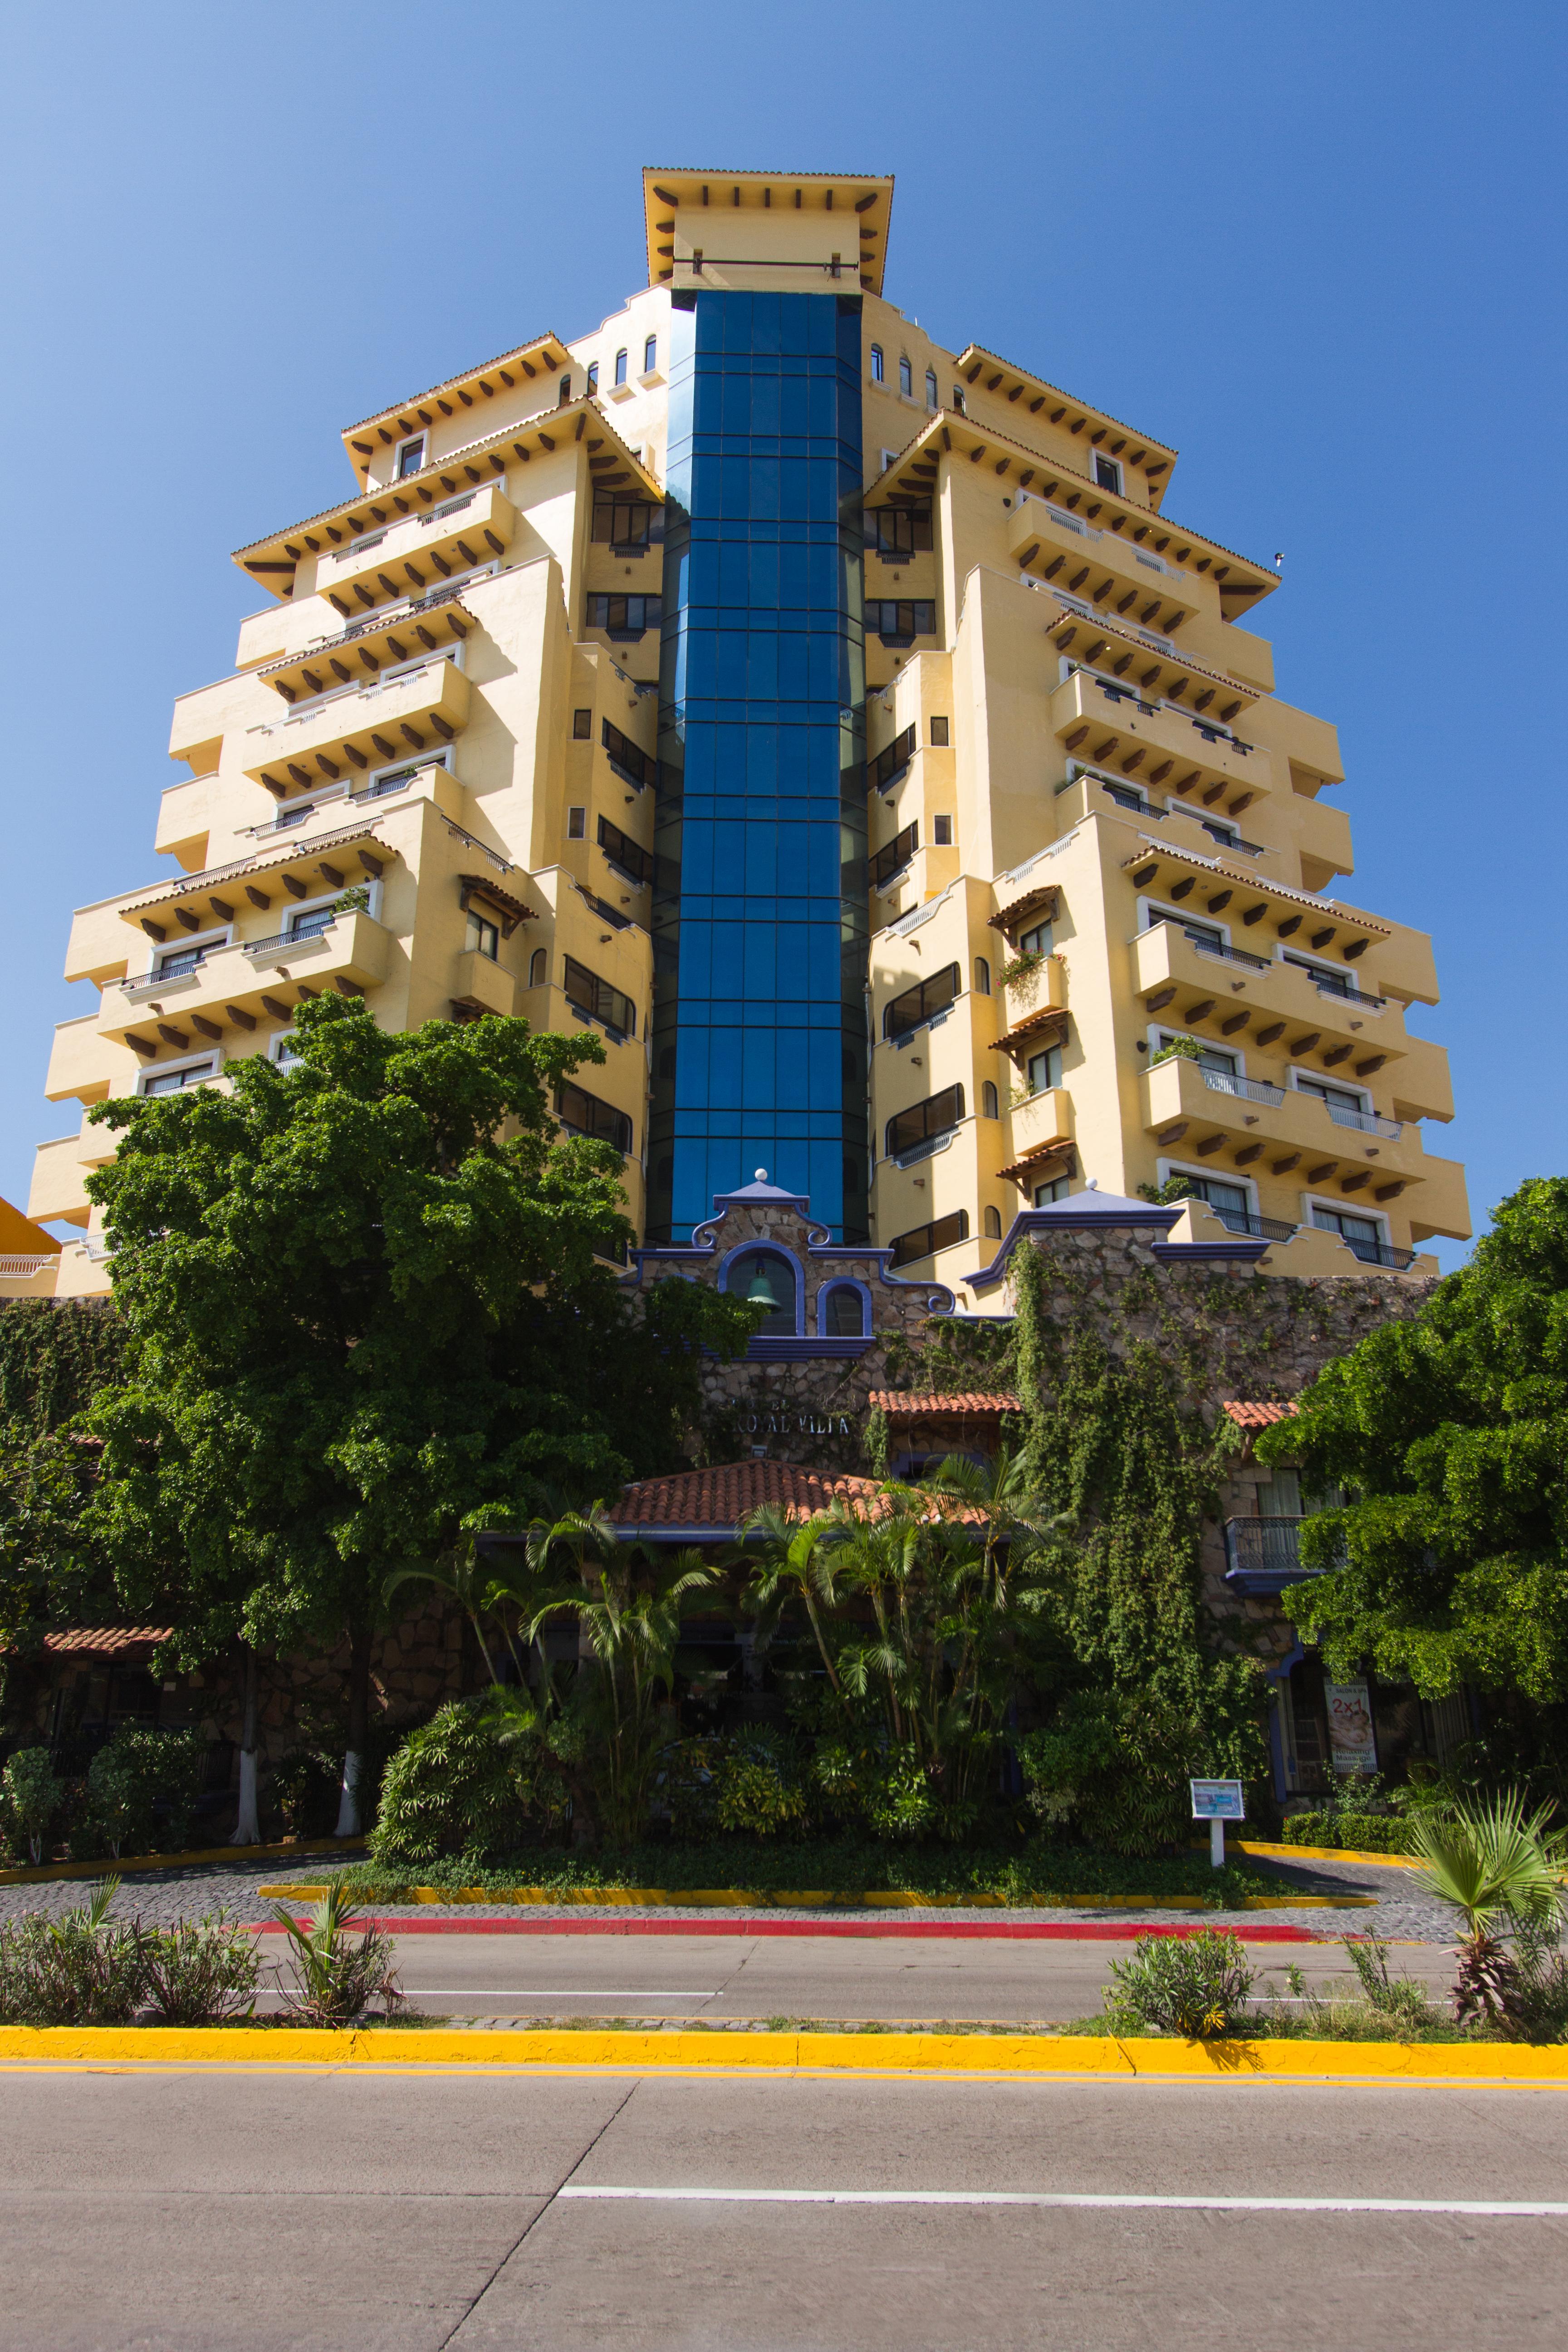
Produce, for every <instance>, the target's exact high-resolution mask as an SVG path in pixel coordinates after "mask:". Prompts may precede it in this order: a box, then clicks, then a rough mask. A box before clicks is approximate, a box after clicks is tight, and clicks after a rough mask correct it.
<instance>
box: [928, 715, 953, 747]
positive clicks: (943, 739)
mask: <svg viewBox="0 0 1568 2352" xmlns="http://www.w3.org/2000/svg"><path fill="white" fill-rule="evenodd" d="M948 743H949V736H948V731H947V721H946V719H932V720H931V749H932V750H933V751H946V750H947V748H948Z"/></svg>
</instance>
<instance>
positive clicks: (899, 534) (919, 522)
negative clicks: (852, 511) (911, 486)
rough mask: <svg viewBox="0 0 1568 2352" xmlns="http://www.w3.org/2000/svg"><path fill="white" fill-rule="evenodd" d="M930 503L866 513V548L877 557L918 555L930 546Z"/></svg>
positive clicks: (871, 509)
mask: <svg viewBox="0 0 1568 2352" xmlns="http://www.w3.org/2000/svg"><path fill="white" fill-rule="evenodd" d="M866 545H867V547H868V549H869V550H870V551H872V553H874V554H878V555H921V554H924V553H925V552H927V551H929V549H930V547H931V502H930V500H929V499H921V500H920V501H918V502H917V503H914V504H911V505H909V506H901V507H894V506H887V507H868V509H867V510H866Z"/></svg>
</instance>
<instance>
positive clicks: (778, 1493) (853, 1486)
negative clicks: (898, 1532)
mask: <svg viewBox="0 0 1568 2352" xmlns="http://www.w3.org/2000/svg"><path fill="white" fill-rule="evenodd" d="M877 1492H878V1487H877V1481H876V1480H875V1478H856V1477H851V1476H849V1475H847V1474H838V1473H834V1472H830V1471H822V1470H805V1469H802V1468H801V1466H800V1465H799V1464H798V1463H795V1462H725V1463H721V1464H720V1465H717V1466H716V1467H715V1468H713V1469H710V1470H681V1471H677V1472H676V1473H675V1475H673V1476H671V1477H668V1478H639V1479H638V1480H637V1482H636V1484H635V1485H633V1486H626V1487H623V1488H622V1490H621V1498H620V1501H619V1502H618V1503H617V1504H616V1507H615V1508H614V1509H613V1510H612V1511H611V1513H610V1518H611V1520H612V1522H613V1523H614V1525H615V1526H616V1527H618V1528H732V1527H734V1526H735V1525H736V1524H737V1522H738V1521H740V1520H741V1519H743V1518H744V1517H746V1514H747V1513H748V1512H749V1511H754V1510H756V1509H757V1508H758V1507H760V1506H761V1505H762V1504H763V1503H778V1504H780V1505H782V1506H783V1507H784V1508H785V1509H786V1510H790V1511H798V1512H800V1513H801V1514H802V1515H803V1516H804V1515H805V1514H807V1513H809V1512H812V1511H825V1510H826V1509H827V1507H828V1506H829V1505H830V1504H831V1503H832V1502H833V1500H834V1498H835V1496H840V1495H841V1496H844V1497H845V1499H846V1500H847V1501H851V1502H859V1503H862V1504H869V1503H871V1502H873V1501H874V1500H875V1498H876V1496H877Z"/></svg>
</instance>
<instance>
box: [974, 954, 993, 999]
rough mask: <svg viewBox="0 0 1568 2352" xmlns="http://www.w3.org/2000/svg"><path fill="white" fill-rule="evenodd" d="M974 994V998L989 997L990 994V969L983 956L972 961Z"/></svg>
mask: <svg viewBox="0 0 1568 2352" xmlns="http://www.w3.org/2000/svg"><path fill="white" fill-rule="evenodd" d="M974 993H975V994H976V996H989V995H990V993H991V967H990V965H989V964H988V963H987V962H986V961H985V958H984V956H976V957H975V959H974Z"/></svg>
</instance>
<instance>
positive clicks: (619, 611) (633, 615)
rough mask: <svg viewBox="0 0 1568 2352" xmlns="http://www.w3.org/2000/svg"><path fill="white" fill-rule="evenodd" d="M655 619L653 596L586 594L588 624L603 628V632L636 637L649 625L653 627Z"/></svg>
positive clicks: (654, 597) (615, 635)
mask: <svg viewBox="0 0 1568 2352" xmlns="http://www.w3.org/2000/svg"><path fill="white" fill-rule="evenodd" d="M658 621H659V600H658V597H657V596H590V597H589V599H588V626H589V627H590V628H591V629H603V630H604V632H605V635H606V636H611V637H627V638H629V637H640V636H642V635H645V634H646V632H647V630H649V629H657V628H658Z"/></svg>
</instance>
